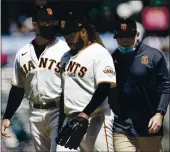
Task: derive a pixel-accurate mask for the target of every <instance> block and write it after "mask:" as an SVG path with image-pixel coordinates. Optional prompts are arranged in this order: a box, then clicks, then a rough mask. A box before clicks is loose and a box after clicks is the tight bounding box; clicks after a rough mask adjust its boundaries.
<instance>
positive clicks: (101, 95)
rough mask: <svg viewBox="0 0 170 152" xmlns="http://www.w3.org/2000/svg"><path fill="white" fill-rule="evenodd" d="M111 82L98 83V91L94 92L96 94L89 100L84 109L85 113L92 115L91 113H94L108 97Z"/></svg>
mask: <svg viewBox="0 0 170 152" xmlns="http://www.w3.org/2000/svg"><path fill="white" fill-rule="evenodd" d="M110 85H111V83H101V84H99V85H98V87H97V89H96V91H95V92H94V95H93V97H92V99H91V101H90V102H89V104H88V105H87V106H86V107H85V108H84V110H83V111H82V112H83V113H85V114H87V115H88V116H90V114H91V113H93V112H94V111H95V110H96V109H97V108H98V107H99V106H100V105H101V104H102V103H103V101H104V100H105V99H106V97H107V96H108V94H109V90H110Z"/></svg>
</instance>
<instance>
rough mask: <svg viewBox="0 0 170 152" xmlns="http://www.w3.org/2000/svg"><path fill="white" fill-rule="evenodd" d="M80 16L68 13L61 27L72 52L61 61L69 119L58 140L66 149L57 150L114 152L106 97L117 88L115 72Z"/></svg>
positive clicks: (92, 32)
mask: <svg viewBox="0 0 170 152" xmlns="http://www.w3.org/2000/svg"><path fill="white" fill-rule="evenodd" d="M77 15H80V13H79V14H75V15H74V12H69V13H68V17H67V19H66V20H63V21H62V24H61V25H62V28H63V33H64V35H65V36H64V37H65V40H66V42H67V44H68V45H69V47H70V48H71V50H70V51H68V52H67V53H65V55H64V56H63V57H62V60H61V67H62V70H63V71H62V80H63V83H62V84H63V89H64V112H65V114H66V119H65V121H64V124H63V127H62V129H61V131H60V134H59V138H58V139H57V143H58V144H59V145H60V146H63V147H57V150H58V151H64V148H66V149H65V151H68V150H69V149H75V150H76V149H78V147H79V148H80V150H82V151H102V152H103V151H113V139H112V123H113V113H112V111H111V109H110V107H109V104H108V100H107V96H108V92H109V90H110V87H115V86H116V74H115V68H114V65H113V61H112V58H111V55H110V54H109V52H108V51H107V50H106V49H105V48H104V45H103V43H102V41H101V39H100V37H99V36H98V34H97V32H96V31H95V29H94V27H93V26H92V25H90V24H89V23H88V22H87V20H83V21H82V20H81V19H83V18H84V16H80V18H78V16H77ZM86 125H87V126H88V127H87V132H86V128H85V126H86ZM83 127H84V128H85V130H84V129H82V130H81V128H83ZM79 128H80V129H79ZM76 130H78V131H77V132H76ZM85 132H86V133H85ZM83 133H84V134H83ZM81 136H82V137H81ZM60 148H61V149H60Z"/></svg>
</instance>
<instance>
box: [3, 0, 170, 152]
mask: <svg viewBox="0 0 170 152" xmlns="http://www.w3.org/2000/svg"><path fill="white" fill-rule="evenodd" d="M62 1H65V2H66V3H65V4H64V5H61V0H60V1H59V0H48V1H47V0H1V14H2V15H1V39H2V40H1V67H2V70H1V72H2V74H1V79H2V81H1V83H2V84H1V99H2V100H1V103H2V104H1V115H2V116H3V114H4V111H5V108H6V104H7V98H8V93H9V89H10V80H11V76H12V65H13V60H14V57H15V54H16V52H17V51H18V49H20V48H21V47H22V46H24V45H25V44H27V43H29V42H30V41H31V40H32V39H33V38H34V28H33V26H32V16H33V15H34V11H35V9H36V6H37V5H41V4H45V3H47V2H48V4H49V5H51V6H53V7H56V9H58V10H59V11H58V12H61V13H62V9H67V8H68V7H73V6H74V7H75V8H76V9H77V12H78V11H79V9H83V8H84V9H88V10H89V13H90V16H91V18H92V22H93V23H94V25H95V26H96V28H97V30H98V32H99V34H100V36H101V38H102V40H103V42H104V44H105V46H106V48H107V49H108V50H109V52H111V53H112V52H114V50H115V49H116V48H117V43H116V41H115V40H114V39H113V34H112V32H113V30H114V23H115V22H116V19H117V18H118V17H124V18H131V19H133V20H135V21H137V28H138V31H139V32H140V40H142V41H143V42H144V43H145V44H147V45H149V46H152V47H154V48H157V49H158V50H160V51H161V52H162V53H163V54H164V56H165V58H166V61H167V66H168V69H169V68H170V67H169V64H170V62H169V56H170V47H169V38H170V33H169V29H170V28H169V22H170V21H169V13H170V12H169V10H168V8H169V6H170V1H169V0H62ZM68 2H69V5H68ZM62 3H63V2H62ZM80 6H81V7H80ZM84 11H86V10H84ZM59 38H61V39H63V37H59ZM28 115H29V106H28V101H27V100H26V99H24V100H23V102H22V104H21V106H20V108H19V110H18V111H17V113H16V114H15V115H14V117H13V118H12V125H11V127H10V128H9V129H8V131H9V132H10V134H11V135H12V137H11V138H9V139H4V138H2V143H1V150H2V152H7V151H8V152H9V151H11V152H12V151H21V152H23V151H24V152H30V151H31V152H33V151H34V149H33V146H32V142H31V137H30V133H29V132H30V131H29V121H28ZM164 123H165V125H164V126H165V127H164V130H165V135H164V139H163V141H164V149H165V151H170V149H169V145H170V143H169V111H168V113H167V115H166V117H165V122H164Z"/></svg>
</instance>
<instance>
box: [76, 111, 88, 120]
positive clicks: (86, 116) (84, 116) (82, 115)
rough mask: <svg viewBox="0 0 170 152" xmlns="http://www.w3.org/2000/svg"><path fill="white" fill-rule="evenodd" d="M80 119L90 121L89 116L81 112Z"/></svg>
mask: <svg viewBox="0 0 170 152" xmlns="http://www.w3.org/2000/svg"><path fill="white" fill-rule="evenodd" d="M78 116H79V117H82V118H85V119H87V120H88V119H89V116H88V115H86V114H85V113H83V112H81V113H80V114H79V115H78Z"/></svg>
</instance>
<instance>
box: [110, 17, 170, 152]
mask: <svg viewBox="0 0 170 152" xmlns="http://www.w3.org/2000/svg"><path fill="white" fill-rule="evenodd" d="M138 36H139V33H138V31H137V28H136V23H135V21H132V20H130V19H120V20H119V22H118V23H117V26H116V29H115V32H114V38H115V39H116V40H117V43H118V49H117V50H116V51H115V52H114V53H113V54H112V57H113V61H114V64H115V70H116V82H117V90H116V91H117V92H116V93H117V102H115V100H114V101H113V92H112V93H111V94H110V96H109V101H110V103H111V104H112V109H113V112H114V113H115V119H114V127H113V144H114V148H115V151H118V152H119V151H126V152H127V151H130V152H135V151H138V150H140V151H154V152H158V151H161V150H162V144H161V142H162V136H163V126H162V124H163V118H164V115H165V114H166V111H167V107H168V104H169V101H170V79H169V75H168V70H167V67H166V62H165V59H164V57H163V55H162V54H161V52H160V51H158V50H156V49H154V48H151V47H149V46H147V45H144V44H143V43H142V42H139V40H138ZM112 91H115V90H112Z"/></svg>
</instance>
